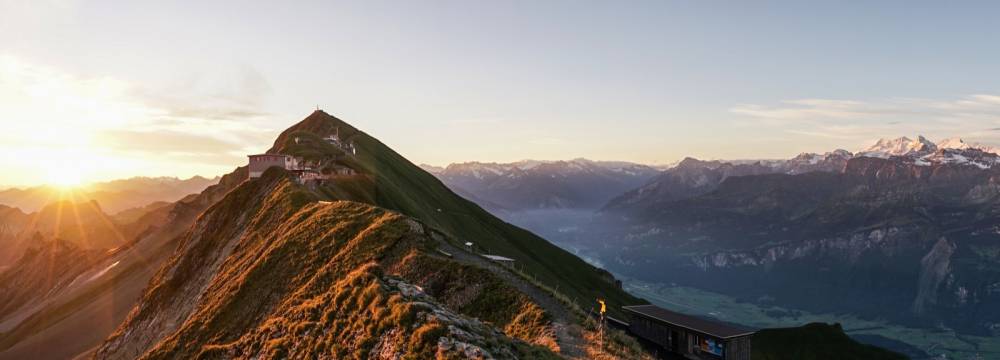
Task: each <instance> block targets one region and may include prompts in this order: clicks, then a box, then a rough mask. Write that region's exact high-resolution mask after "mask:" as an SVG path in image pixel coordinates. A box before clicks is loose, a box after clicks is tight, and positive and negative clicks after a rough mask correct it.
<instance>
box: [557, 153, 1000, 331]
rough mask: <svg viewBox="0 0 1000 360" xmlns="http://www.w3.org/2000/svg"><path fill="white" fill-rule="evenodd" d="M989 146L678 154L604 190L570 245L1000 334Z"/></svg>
mask: <svg viewBox="0 0 1000 360" xmlns="http://www.w3.org/2000/svg"><path fill="white" fill-rule="evenodd" d="M993 151H994V149H992V148H989V147H983V146H977V145H969V144H966V143H965V142H962V141H957V140H949V141H942V142H939V143H933V142H930V141H928V140H927V139H925V138H923V137H918V138H917V139H916V140H911V139H908V138H899V139H894V140H880V141H879V142H878V143H877V144H875V145H873V146H872V147H870V148H867V149H865V150H863V151H859V152H858V153H857V154H849V153H847V152H839V151H838V152H832V153H828V154H825V155H822V156H816V155H813V154H804V155H801V156H799V157H796V158H795V159H791V160H788V161H772V162H764V161H760V162H753V163H749V164H747V163H742V164H731V163H726V162H719V161H713V162H707V161H698V160H694V159H688V160H685V161H683V162H681V164H679V165H678V166H677V167H674V168H672V169H669V170H667V171H665V172H664V173H663V174H661V175H659V176H657V177H656V178H654V179H653V180H652V181H650V182H649V183H648V184H646V185H644V186H642V187H640V188H638V189H635V190H633V191H630V192H628V193H626V194H624V195H623V196H620V197H618V198H616V199H614V200H612V201H611V202H610V203H609V205H608V206H606V207H605V208H604V209H603V210H602V212H601V214H600V215H598V216H597V217H596V218H595V219H592V221H591V222H590V224H588V226H585V227H583V229H582V230H581V231H580V233H581V236H580V237H578V238H577V240H579V241H580V242H579V243H577V244H576V245H577V246H586V247H588V248H590V249H596V250H595V251H597V252H599V253H600V254H601V258H603V259H605V260H606V262H604V263H605V264H606V265H607V266H608V267H609V268H610V269H613V270H614V271H616V272H619V273H621V274H625V275H627V276H629V277H634V278H639V279H643V280H645V281H653V282H659V283H677V284H685V285H689V286H696V287H699V288H702V289H707V290H711V291H716V292H720V293H725V294H729V295H733V296H737V297H739V298H741V299H746V300H748V301H756V300H754V299H769V300H768V301H770V302H771V303H774V304H780V305H781V306H788V307H793V308H800V309H806V310H810V311H816V312H828V313H850V314H856V315H859V316H863V317H869V318H883V319H889V320H891V321H895V322H897V323H902V324H909V325H912V326H921V327H936V326H945V327H947V328H951V329H957V330H958V331H960V332H961V333H965V334H973V335H979V336H998V335H1000V235H998V234H1000V230H998V229H1000V167H998V166H996V165H997V164H1000V157H998V155H997V154H996V153H994V152H993ZM807 169H809V170H811V171H807ZM587 239H589V240H587ZM609 244H613V245H612V246H609Z"/></svg>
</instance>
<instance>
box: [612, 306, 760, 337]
mask: <svg viewBox="0 0 1000 360" xmlns="http://www.w3.org/2000/svg"><path fill="white" fill-rule="evenodd" d="M622 309H623V310H625V311H627V312H631V313H635V314H638V315H640V316H644V317H647V318H652V319H656V320H659V321H663V322H665V323H668V324H671V325H674V326H679V327H682V328H685V329H688V330H693V331H696V332H700V333H703V334H706V335H711V336H715V337H718V338H722V339H728V338H734V337H740V336H747V335H751V334H753V333H755V332H757V331H756V330H751V329H746V328H742V327H737V326H734V325H729V324H724V323H721V322H718V321H712V320H707V319H703V318H700V317H697V316H692V315H686V314H681V313H679V312H673V311H670V310H667V309H664V308H661V307H659V306H656V305H635V306H623V307H622Z"/></svg>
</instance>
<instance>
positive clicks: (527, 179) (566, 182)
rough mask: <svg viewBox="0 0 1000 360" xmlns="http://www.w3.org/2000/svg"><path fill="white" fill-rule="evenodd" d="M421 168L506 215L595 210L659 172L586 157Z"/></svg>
mask: <svg viewBox="0 0 1000 360" xmlns="http://www.w3.org/2000/svg"><path fill="white" fill-rule="evenodd" d="M422 166H423V168H424V169H425V170H427V171H428V172H430V173H432V174H434V175H435V176H437V177H438V178H439V179H441V181H443V182H444V183H445V184H446V185H448V187H449V188H451V189H452V190H454V191H455V192H457V193H459V194H462V195H463V196H466V197H467V198H469V200H472V201H474V202H476V203H477V204H479V205H480V206H483V207H484V208H487V209H491V210H505V211H520V210H530V209H595V208H599V207H601V206H602V205H604V204H605V203H607V201H608V200H610V199H611V198H613V197H614V196H617V195H619V194H621V193H622V192H624V191H627V190H629V189H633V188H635V187H637V186H639V185H642V184H643V183H645V182H646V181H648V180H649V179H650V178H652V177H653V176H655V175H656V174H658V173H659V171H658V170H657V169H655V168H653V167H650V166H646V165H640V164H635V163H629V162H620V161H592V160H587V159H573V160H567V161H537V160H525V161H519V162H515V163H506V164H498V163H480V162H467V163H459V164H451V165H448V166H447V167H445V168H440V167H433V166H428V165H422Z"/></svg>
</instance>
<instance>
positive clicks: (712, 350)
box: [622, 305, 755, 360]
mask: <svg viewBox="0 0 1000 360" xmlns="http://www.w3.org/2000/svg"><path fill="white" fill-rule="evenodd" d="M622 309H623V310H625V313H627V314H628V315H629V325H628V329H629V332H631V333H632V334H633V335H635V336H638V337H640V338H643V339H645V340H648V341H650V342H652V343H655V344H656V345H659V346H661V347H663V348H664V349H666V350H667V351H670V352H672V353H676V354H680V355H682V356H684V357H685V358H688V359H699V360H701V359H706V360H707V359H711V360H749V359H750V337H751V336H752V335H753V334H754V332H755V331H753V330H747V329H742V328H738V327H735V326H731V325H726V324H723V323H719V322H715V321H710V320H706V319H702V318H699V317H695V316H691V315H685V314H681V313H677V312H673V311H670V310H667V309H664V308H661V307H658V306H655V305H636V306H624V307H622Z"/></svg>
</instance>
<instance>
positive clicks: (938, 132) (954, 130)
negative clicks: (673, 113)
mask: <svg viewBox="0 0 1000 360" xmlns="http://www.w3.org/2000/svg"><path fill="white" fill-rule="evenodd" d="M730 112H731V113H733V114H737V115H740V116H739V118H738V119H736V120H734V122H733V123H734V124H735V125H738V126H743V127H748V126H754V127H770V128H774V130H775V131H780V132H785V133H788V134H795V135H804V136H811V137H821V138H835V139H847V140H855V142H856V143H863V142H864V141H867V140H870V139H873V138H878V137H896V136H903V135H908V136H914V135H916V134H924V135H927V136H929V137H932V138H935V139H940V138H945V137H955V136H957V137H963V138H968V139H969V140H975V141H981V142H989V143H998V142H1000V136H997V134H995V133H993V132H992V131H993V130H997V129H1000V127H998V126H997V125H1000V95H991V94H974V95H968V96H964V97H960V98H956V99H926V98H888V99H876V100H853V99H848V100H844V99H793V100H785V101H781V102H779V103H778V104H776V105H762V104H741V105H737V106H734V107H732V108H731V109H730ZM972 129H993V130H991V131H981V130H972Z"/></svg>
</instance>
